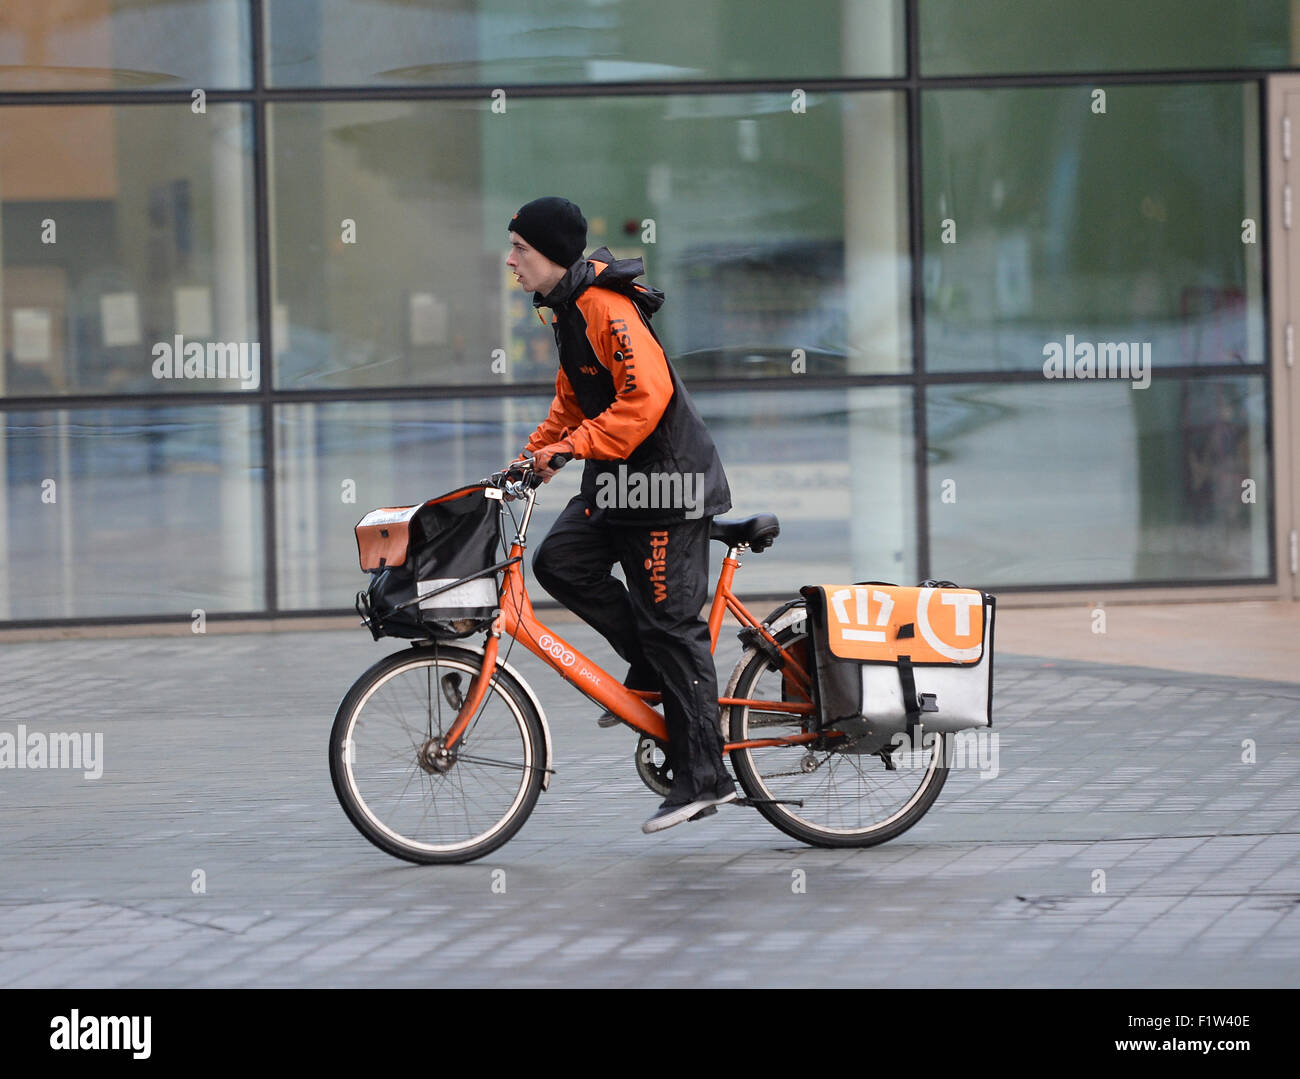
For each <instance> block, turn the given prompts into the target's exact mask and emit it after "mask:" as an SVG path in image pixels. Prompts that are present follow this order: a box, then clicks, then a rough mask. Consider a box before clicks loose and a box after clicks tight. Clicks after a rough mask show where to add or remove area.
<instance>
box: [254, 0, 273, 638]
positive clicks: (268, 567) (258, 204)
mask: <svg viewBox="0 0 1300 1079" xmlns="http://www.w3.org/2000/svg"><path fill="white" fill-rule="evenodd" d="M251 18H252V26H251V27H250V30H251V31H252V33H251V38H252V45H253V96H252V102H251V107H252V110H253V231H254V236H255V249H256V251H257V257H256V267H255V274H256V281H257V327H258V330H257V332H258V338H259V340H261V342H262V371H261V385H260V387H259V397H260V399H261V400H260V404H261V413H262V582H263V589H264V592H265V594H264V596H263V601H262V609H263V610H264V611H265V612H266V614H268V615H274V614H276V613H277V612H278V611H279V607H280V594H279V588H280V583H279V575H278V567H277V565H276V562H277V553H276V516H275V507H276V484H275V477H276V469H275V387H274V371H275V340H274V333H273V331H274V326H273V321H274V320H273V318H272V305H271V236H270V220H269V217H270V206H271V202H270V195H269V181H268V172H269V168H270V166H269V158H268V156H267V154H268V141H267V133H266V113H267V95H266V71H265V67H266V65H265V63H264V60H263V58H264V57H265V55H266V20H265V18H264V16H263V0H252V15H251Z"/></svg>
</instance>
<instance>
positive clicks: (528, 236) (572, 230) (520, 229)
mask: <svg viewBox="0 0 1300 1079" xmlns="http://www.w3.org/2000/svg"><path fill="white" fill-rule="evenodd" d="M506 230H507V231H508V232H517V233H519V235H520V236H522V237H523V238H524V239H525V240H527V241H528V242H529V243H530V244H532V245H533V247H535V248H536V249H537V250H538V251H540V252H541V253H542V254H543V255H545V256H546V257H547V258H548V259H550V260H551V261H552V262H555V263H558V264H559V265H561V266H563V267H564V268H565V269H568V268H569V267H570V266H572V265H573V264H574V263H575V262H577V261H578V259H580V258H582V252H583V251H584V250H585V249H586V247H587V219H586V218H585V217H583V216H582V211H581V210H579V209H578V208H577V207H576V206H575V205H574V204H573V203H571V202H570V201H569V200H568V199H562V198H557V197H556V196H554V195H548V196H546V197H545V198H541V199H533V201H532V202H528V203H525V204H524V205H523V206H521V207H519V210H518V212H517V213H516V214H515V216H514V217H512V218H511V219H510V224H509V225H507V226H506Z"/></svg>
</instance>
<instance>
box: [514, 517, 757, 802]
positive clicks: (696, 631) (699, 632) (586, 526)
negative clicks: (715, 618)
mask: <svg viewBox="0 0 1300 1079" xmlns="http://www.w3.org/2000/svg"><path fill="white" fill-rule="evenodd" d="M589 509H590V507H589V506H588V504H587V503H586V502H585V501H584V500H583V498H582V496H581V495H578V496H576V497H575V498H573V499H572V500H571V501H570V502H569V504H568V505H567V506H566V507H565V508H564V511H563V512H562V513H561V514H560V516H559V519H558V520H557V521H556V522H555V524H554V525H553V526H552V527H551V531H550V532H549V533H548V535H547V537H546V539H544V540H543V541H542V545H541V546H540V547H539V548H538V549H537V554H536V555H535V556H534V558H533V573H534V575H535V576H536V577H537V581H538V583H539V584H541V586H542V587H543V588H545V589H546V591H547V592H549V593H550V594H551V596H553V597H554V598H555V599H556V600H557V601H559V602H560V603H562V604H564V606H565V607H567V608H568V609H569V610H571V611H572V612H573V613H574V614H576V615H578V617H579V618H581V619H582V620H583V621H584V622H586V623H587V624H588V625H590V626H592V627H593V628H594V629H596V630H597V631H598V632H599V633H600V634H601V636H603V637H604V638H605V639H606V640H607V641H608V642H609V643H610V646H611V647H612V648H613V649H614V651H615V652H617V653H618V654H619V655H620V656H621V657H622V658H623V659H625V660H626V661H627V663H628V673H627V677H626V678H625V679H624V684H625V685H627V686H628V687H629V688H631V689H642V690H657V691H658V692H660V693H661V694H662V695H663V696H662V700H663V709H664V719H665V721H666V723H667V727H668V738H669V745H668V748H667V757H668V761H669V763H670V764H671V765H672V769H673V788H672V793H671V794H670V795H669V796H668V801H669V802H689V801H693V800H694V799H695V798H697V797H701V796H713V795H721V794H726V793H728V792H729V791H731V790H732V789H734V787H735V784H734V783H733V782H732V780H731V777H730V776H729V775H728V774H727V769H726V765H724V764H723V761H722V733H721V731H720V730H719V727H718V676H717V671H716V669H715V668H714V666H713V655H712V653H711V652H710V651H709V627H708V624H707V623H706V622H705V621H704V620H703V619H702V618H701V617H700V608H701V607H703V605H704V603H705V601H706V599H707V598H708V593H709V580H708V577H709V522H710V518H708V517H701V518H699V519H698V520H694V521H690V520H686V521H681V522H678V523H675V524H672V525H660V526H642V525H631V526H629V525H623V524H618V525H614V524H608V523H605V522H603V521H602V520H601V517H602V515H601V514H600V513H599V511H597V510H594V509H593V510H590V514H589V512H588V511H589ZM591 514H594V515H595V519H594V520H593V517H592V516H591ZM615 563H617V564H619V565H620V566H622V567H623V575H624V577H625V578H626V579H627V586H626V587H625V586H624V585H623V583H622V582H621V581H619V580H618V579H617V578H615V577H614V576H613V575H612V574H611V573H610V570H611V569H612V568H613V567H614V565H615Z"/></svg>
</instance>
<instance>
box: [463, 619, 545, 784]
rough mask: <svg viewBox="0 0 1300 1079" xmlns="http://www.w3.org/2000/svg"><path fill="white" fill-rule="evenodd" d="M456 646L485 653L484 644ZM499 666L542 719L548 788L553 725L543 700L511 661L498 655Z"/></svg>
mask: <svg viewBox="0 0 1300 1079" xmlns="http://www.w3.org/2000/svg"><path fill="white" fill-rule="evenodd" d="M456 646H457V647H458V648H463V649H465V651H466V652H475V653H477V654H478V655H480V656H481V655H482V654H483V646H482V645H477V646H476V645H471V644H469V643H468V642H465V643H462V642H460V641H457V642H456ZM497 666H498V667H500V668H501V669H502V670H503V671H505V672H506V674H508V675H510V676H511V677H512V678H513V679H514V680H515V681H516V682H518V683H519V687H520V688H521V689H522V690H523V691H524V692H525V693H526V694H528V699H529V700H530V701H531V702H532V705H533V707H534V708H536V709H537V718H538V719H540V720H541V721H542V739H543V741H544V742H545V753H546V760H544V761H543V762H542V766H543V767H544V768H545V769H546V771H544V772H543V773H542V790H548V789H549V788H550V786H551V759H552V755H551V726H550V724H549V723H547V722H546V709H545V708H543V707H542V702H541V701H539V700H538V699H537V694H536V693H534V692H533V687H532V686H530V685H529V684H528V682H527V680H526V679H525V678H524V676H523V675H522V674H520V673H519V672H518V671H517V670H515V669H514V668H513V667H512V666H510V664H509V663H506V662H505V661H504V660H503V659H501V657H500V656H498V657H497Z"/></svg>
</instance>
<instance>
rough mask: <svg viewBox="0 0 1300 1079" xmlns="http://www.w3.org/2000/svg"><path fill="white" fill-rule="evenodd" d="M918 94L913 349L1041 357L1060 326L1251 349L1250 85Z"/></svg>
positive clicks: (943, 365)
mask: <svg viewBox="0 0 1300 1079" xmlns="http://www.w3.org/2000/svg"><path fill="white" fill-rule="evenodd" d="M1103 92H1104V93H1105V94H1106V95H1107V102H1106V107H1107V111H1106V113H1105V114H1100V113H1097V112H1094V111H1093V110H1094V104H1093V102H1094V98H1093V96H1092V91H1091V89H1090V88H1089V87H1086V86H1078V87H1061V88H1047V89H1029V88H1017V89H1012V90H951V91H949V90H945V91H936V92H927V93H926V94H925V95H924V97H923V132H924V155H923V159H922V160H923V165H924V178H923V179H924V200H925V309H926V366H927V367H928V369H930V370H941V371H942V370H958V371H974V370H1008V369H1020V370H1025V369H1029V370H1035V369H1037V370H1041V369H1042V366H1043V363H1044V358H1045V353H1044V349H1045V348H1048V347H1049V345H1050V344H1051V343H1056V344H1059V345H1062V346H1063V345H1064V344H1065V335H1067V334H1069V335H1072V336H1073V338H1074V339H1075V341H1076V342H1088V343H1089V344H1090V345H1092V346H1094V347H1095V346H1096V345H1097V344H1098V343H1101V342H1126V343H1127V342H1139V343H1142V342H1145V343H1147V344H1149V345H1150V349H1151V353H1152V360H1153V363H1154V364H1155V366H1156V367H1157V368H1158V367H1160V366H1169V365H1172V364H1259V363H1262V362H1263V361H1264V334H1263V325H1264V322H1263V294H1264V290H1263V266H1262V254H1261V252H1262V244H1261V243H1259V242H1243V219H1245V218H1249V219H1251V221H1253V222H1254V224H1255V227H1256V234H1255V236H1254V238H1253V239H1254V240H1255V241H1258V239H1259V233H1258V228H1259V225H1260V222H1261V220H1262V216H1261V207H1260V191H1261V180H1260V175H1259V143H1258V134H1259V90H1258V87H1257V86H1255V85H1253V84H1250V85H1242V84H1232V83H1222V84H1214V85H1185V86H1173V85H1169V86H1112V87H1108V88H1106V89H1105V90H1104V91H1103Z"/></svg>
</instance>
